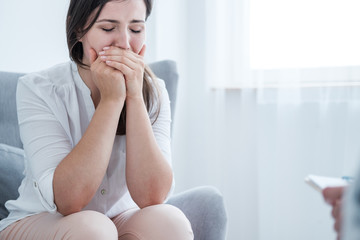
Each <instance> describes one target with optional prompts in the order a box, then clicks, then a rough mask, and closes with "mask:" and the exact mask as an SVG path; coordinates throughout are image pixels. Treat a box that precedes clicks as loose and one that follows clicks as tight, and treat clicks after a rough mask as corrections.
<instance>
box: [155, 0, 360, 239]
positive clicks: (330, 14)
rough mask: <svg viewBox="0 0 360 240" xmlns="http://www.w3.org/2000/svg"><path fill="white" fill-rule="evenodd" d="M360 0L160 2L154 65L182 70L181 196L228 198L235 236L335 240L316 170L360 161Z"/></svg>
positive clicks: (178, 118) (176, 154)
mask: <svg viewBox="0 0 360 240" xmlns="http://www.w3.org/2000/svg"><path fill="white" fill-rule="evenodd" d="M358 7H359V3H358V1H357V0H344V1H341V2H340V1H335V0H331V1H329V0H327V1H325V0H311V1H310V0H302V1H300V0H226V1H220V0H197V1H190V0H157V1H156V6H155V11H154V15H153V16H152V19H151V21H152V22H151V23H150V25H151V26H150V27H149V29H148V30H149V36H150V37H149V41H150V42H151V41H153V43H156V44H154V46H156V47H155V48H156V51H154V52H153V53H152V55H151V56H149V58H150V59H151V58H153V59H163V58H172V59H174V60H176V61H177V62H178V64H179V71H180V83H179V84H180V85H179V95H178V96H179V98H178V105H177V111H176V114H175V125H174V139H173V158H174V168H175V176H176V180H177V191H181V190H185V189H188V188H190V187H194V186H198V185H205V184H206V185H214V186H216V187H218V188H219V189H220V190H221V192H222V193H223V194H224V197H225V201H226V204H227V208H228V215H229V229H228V239H229V240H233V239H234V240H235V239H236V240H237V239H254V240H257V239H258V240H272V239H274V240H275V239H276V240H279V239H280V240H282V239H283V240H285V239H286V240H287V239H292V240H303V239H309V240H312V239H313V240H317V239H333V238H334V236H335V235H334V232H333V230H332V229H333V228H332V224H333V223H332V219H331V217H330V208H329V207H328V206H326V205H325V203H324V202H323V200H322V197H321V195H320V194H319V193H317V192H315V191H313V190H312V189H311V188H309V187H308V186H307V185H306V184H305V183H304V180H303V179H304V177H305V176H306V175H307V174H310V173H313V174H319V175H327V176H341V175H351V174H352V173H353V171H354V170H355V169H356V167H357V165H358V163H359V161H360V159H359V156H360V151H359V149H360V148H359V146H358V145H359V144H358V143H359V142H360V141H359V140H360V135H359V134H357V133H358V132H359V130H360V124H358V123H359V122H360V87H359V86H358V85H359V81H360V71H359V65H360V61H359V59H360V58H359V56H360V51H359V46H360V45H359V44H357V43H359V42H360V37H359V31H356V29H357V28H358V26H356V23H358V22H360V21H359V20H360V19H359V15H358V14H357V13H356V9H358Z"/></svg>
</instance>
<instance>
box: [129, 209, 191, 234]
mask: <svg viewBox="0 0 360 240" xmlns="http://www.w3.org/2000/svg"><path fill="white" fill-rule="evenodd" d="M131 221H132V222H133V223H134V224H133V225H136V227H135V228H133V229H135V230H134V231H135V232H136V235H138V236H140V239H157V240H162V239H164V240H165V239H166V240H167V239H172V240H192V239H194V234H193V231H192V228H191V224H190V222H189V220H188V219H187V218H186V216H185V215H184V213H183V212H182V211H181V210H180V209H178V208H176V207H174V206H171V205H168V204H159V205H154V206H150V207H146V208H143V209H141V210H140V211H139V212H138V213H137V214H136V215H135V216H134V217H133V218H132V220H131Z"/></svg>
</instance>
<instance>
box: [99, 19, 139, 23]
mask: <svg viewBox="0 0 360 240" xmlns="http://www.w3.org/2000/svg"><path fill="white" fill-rule="evenodd" d="M100 22H110V23H116V24H119V23H120V22H119V21H118V20H114V19H101V20H98V21H96V23H100ZM130 23H145V21H144V20H137V19H134V20H131V21H130Z"/></svg>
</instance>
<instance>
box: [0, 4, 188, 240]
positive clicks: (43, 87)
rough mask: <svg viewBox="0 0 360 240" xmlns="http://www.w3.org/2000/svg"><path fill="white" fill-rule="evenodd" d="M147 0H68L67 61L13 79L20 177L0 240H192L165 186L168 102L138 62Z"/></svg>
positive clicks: (168, 181) (169, 179)
mask: <svg viewBox="0 0 360 240" xmlns="http://www.w3.org/2000/svg"><path fill="white" fill-rule="evenodd" d="M151 8H152V1H151V0H120V1H114V0H113V1H110V0H71V2H70V6H69V11H68V16H67V24H66V25H67V40H68V47H69V52H70V56H71V59H72V60H73V61H71V62H68V63H64V64H60V65H57V66H55V67H52V68H51V69H48V70H45V71H42V72H38V73H34V74H29V75H27V76H25V77H23V78H22V79H20V80H19V83H18V90H17V106H18V118H19V126H20V133H21V138H22V142H23V144H24V150H25V155H26V156H25V157H26V170H25V172H26V176H25V179H24V180H23V182H22V184H21V186H20V188H19V193H20V196H19V198H18V199H17V200H15V201H8V202H7V203H6V207H7V209H8V210H9V212H10V214H9V216H8V217H7V218H6V219H4V220H2V221H1V222H0V231H1V232H0V239H22V240H27V239H157V240H159V239H175V240H176V239H179V240H180V239H193V233H192V230H191V226H190V223H189V221H188V220H187V219H186V217H185V215H184V214H183V213H182V212H181V211H180V210H179V209H177V208H175V207H172V206H170V205H166V204H162V203H163V202H164V201H165V200H166V199H167V197H168V196H169V194H170V192H171V189H172V186H173V174H172V169H171V155H170V121H171V120H170V105H169V99H168V95H167V92H166V89H165V85H164V83H163V82H162V81H160V80H157V79H156V78H155V77H154V75H153V74H152V73H151V71H150V69H149V68H148V67H146V66H145V64H144V60H143V56H144V54H145V49H146V47H145V44H144V41H145V21H146V19H147V17H148V16H149V14H150V12H151Z"/></svg>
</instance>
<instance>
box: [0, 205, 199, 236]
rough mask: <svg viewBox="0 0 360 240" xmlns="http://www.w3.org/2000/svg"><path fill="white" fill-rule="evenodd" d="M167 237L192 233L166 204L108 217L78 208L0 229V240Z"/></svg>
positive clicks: (35, 216)
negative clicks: (73, 210) (76, 210)
mask: <svg viewBox="0 0 360 240" xmlns="http://www.w3.org/2000/svg"><path fill="white" fill-rule="evenodd" d="M169 237H170V238H171V239H173V240H177V239H179V240H180V239H182V240H183V239H184V240H185V239H193V234H192V230H191V226H190V223H189V221H188V220H187V218H186V217H185V215H184V214H183V213H182V212H181V211H180V210H179V209H177V208H175V207H173V206H170V205H167V204H161V205H155V206H150V207H147V208H143V209H141V210H140V209H130V210H128V211H126V212H124V213H121V214H119V215H118V216H116V217H114V218H112V219H110V218H108V217H106V216H105V215H103V214H101V213H98V212H95V211H81V212H78V213H74V214H71V215H68V216H65V217H64V216H62V215H61V214H59V213H56V214H51V213H40V214H37V215H34V216H30V217H27V218H24V219H22V220H20V221H18V222H16V223H13V224H11V225H10V226H9V227H7V228H6V229H4V230H3V231H2V232H0V239H2V240H10V239H11V240H35V239H36V240H42V239H44V240H45V239H46V240H49V239H54V240H58V239H65V240H66V239H71V240H73V239H88V240H97V239H101V240H103V239H114V240H115V239H121V240H125V239H126V240H133V239H134V240H145V239H146V240H153V239H154V240H155V239H156V240H160V239H164V240H165V239H170V238H169Z"/></svg>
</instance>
